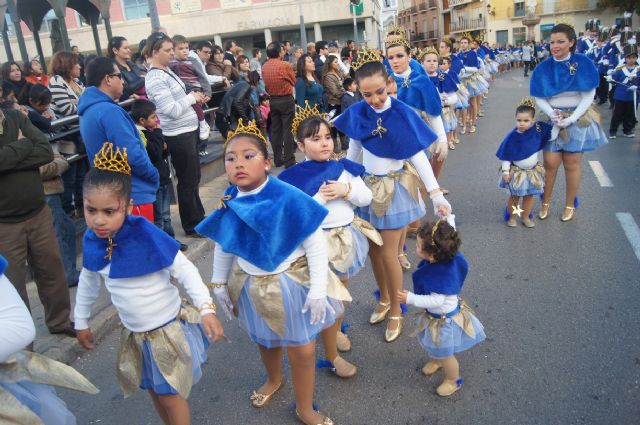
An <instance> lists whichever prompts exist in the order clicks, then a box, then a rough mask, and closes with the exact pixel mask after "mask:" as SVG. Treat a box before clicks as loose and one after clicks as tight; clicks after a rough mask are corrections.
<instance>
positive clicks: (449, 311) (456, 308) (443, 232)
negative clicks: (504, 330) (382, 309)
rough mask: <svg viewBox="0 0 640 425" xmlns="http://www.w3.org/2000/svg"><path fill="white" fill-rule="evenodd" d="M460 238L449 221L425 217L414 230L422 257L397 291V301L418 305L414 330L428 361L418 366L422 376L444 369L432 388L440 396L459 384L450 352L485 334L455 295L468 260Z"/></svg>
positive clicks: (468, 344) (467, 308)
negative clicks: (407, 286)
mask: <svg viewBox="0 0 640 425" xmlns="http://www.w3.org/2000/svg"><path fill="white" fill-rule="evenodd" d="M460 244H461V241H460V237H459V236H458V233H457V232H456V230H455V228H453V227H452V226H451V225H450V224H449V223H447V222H446V221H445V220H438V221H436V222H435V223H433V222H428V223H425V224H424V225H422V226H421V227H420V229H419V230H418V237H417V242H416V253H417V255H418V257H419V258H421V259H422V261H421V262H420V264H419V265H418V268H417V269H416V271H415V272H414V273H413V292H409V291H407V290H402V291H398V292H397V295H396V298H397V300H398V302H401V303H405V304H408V305H413V306H415V307H419V308H423V309H425V310H424V314H423V315H422V316H421V317H420V318H419V319H418V321H417V324H418V327H417V329H416V330H415V332H414V335H415V336H417V337H418V341H419V342H420V345H422V347H423V348H424V349H425V351H426V352H427V354H428V356H429V357H430V360H429V361H428V362H427V363H426V364H425V365H424V367H423V368H422V373H424V374H425V375H427V376H430V375H433V374H435V373H436V372H437V371H438V370H439V369H440V368H443V369H444V379H443V380H442V383H441V384H440V385H439V386H438V388H437V389H436V392H437V393H438V395H440V396H442V397H446V396H450V395H451V394H453V393H455V392H456V391H458V390H459V389H460V387H462V382H463V381H462V378H461V377H460V367H459V365H458V360H457V359H456V356H455V354H456V353H460V352H462V351H465V350H468V349H469V348H471V347H473V346H474V345H476V344H478V343H480V342H482V341H483V340H484V339H485V334H484V328H483V326H482V324H481V323H480V321H479V320H478V319H477V318H476V316H475V315H474V314H473V311H472V310H471V309H470V308H469V307H468V306H467V304H466V303H465V302H464V301H463V300H462V299H461V298H459V294H460V292H461V291H462V286H463V285H464V280H465V278H466V277H467V272H468V271H469V264H467V260H466V259H465V258H464V256H463V255H462V253H461V252H459V251H458V249H459V248H460Z"/></svg>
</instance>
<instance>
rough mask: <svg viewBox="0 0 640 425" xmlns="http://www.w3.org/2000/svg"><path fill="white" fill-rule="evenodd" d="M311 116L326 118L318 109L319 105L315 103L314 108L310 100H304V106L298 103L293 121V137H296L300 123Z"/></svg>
mask: <svg viewBox="0 0 640 425" xmlns="http://www.w3.org/2000/svg"><path fill="white" fill-rule="evenodd" d="M311 117H320V118H322V119H324V115H323V114H321V113H320V110H319V109H318V105H314V106H313V108H312V107H311V106H309V101H308V100H305V101H304V108H303V107H301V106H300V105H296V115H295V116H294V117H293V122H292V123H291V133H292V134H293V137H294V138H295V137H296V133H297V132H298V127H300V124H302V122H303V121H304V120H306V119H307V118H311Z"/></svg>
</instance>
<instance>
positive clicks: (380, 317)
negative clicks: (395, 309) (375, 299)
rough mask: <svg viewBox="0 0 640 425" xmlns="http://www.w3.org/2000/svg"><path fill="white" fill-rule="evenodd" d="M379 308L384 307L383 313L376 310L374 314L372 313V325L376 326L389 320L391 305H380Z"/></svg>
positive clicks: (370, 318)
mask: <svg viewBox="0 0 640 425" xmlns="http://www.w3.org/2000/svg"><path fill="white" fill-rule="evenodd" d="M378 306H381V307H382V311H380V312H378V311H376V310H373V313H371V317H369V323H371V324H372V325H376V324H378V323H380V322H382V321H384V319H386V318H387V314H389V310H391V304H390V303H378ZM376 308H377V307H376Z"/></svg>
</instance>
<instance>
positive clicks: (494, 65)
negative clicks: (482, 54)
mask: <svg viewBox="0 0 640 425" xmlns="http://www.w3.org/2000/svg"><path fill="white" fill-rule="evenodd" d="M487 66H488V67H489V73H490V74H495V73H496V72H498V63H497V62H494V61H491V62H489V63H488V64H487Z"/></svg>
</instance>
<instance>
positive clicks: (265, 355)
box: [256, 345, 282, 394]
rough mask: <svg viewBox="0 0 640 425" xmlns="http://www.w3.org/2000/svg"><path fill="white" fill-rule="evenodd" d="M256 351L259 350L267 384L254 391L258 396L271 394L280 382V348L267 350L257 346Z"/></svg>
mask: <svg viewBox="0 0 640 425" xmlns="http://www.w3.org/2000/svg"><path fill="white" fill-rule="evenodd" d="M258 349H260V357H261V358H262V363H263V364H264V368H265V370H266V371H267V382H265V383H264V384H263V385H262V386H261V387H260V388H258V389H257V390H256V391H257V392H258V393H260V394H271V393H273V392H274V391H275V390H276V388H278V386H280V383H281V382H282V348H281V347H275V348H267V347H264V346H262V345H258Z"/></svg>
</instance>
